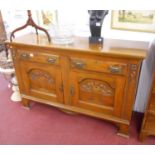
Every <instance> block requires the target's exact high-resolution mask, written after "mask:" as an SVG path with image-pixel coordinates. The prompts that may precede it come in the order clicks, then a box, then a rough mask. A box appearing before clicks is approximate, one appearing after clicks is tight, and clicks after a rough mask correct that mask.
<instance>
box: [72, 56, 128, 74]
mask: <svg viewBox="0 0 155 155" xmlns="http://www.w3.org/2000/svg"><path fill="white" fill-rule="evenodd" d="M70 64H71V68H72V69H83V70H91V71H99V72H106V73H113V74H123V75H126V74H127V64H126V63H123V62H119V61H110V60H95V59H85V58H71V59H70Z"/></svg>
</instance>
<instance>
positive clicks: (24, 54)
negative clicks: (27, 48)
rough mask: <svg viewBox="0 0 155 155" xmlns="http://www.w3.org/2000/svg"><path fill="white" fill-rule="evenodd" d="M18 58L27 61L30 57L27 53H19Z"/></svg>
mask: <svg viewBox="0 0 155 155" xmlns="http://www.w3.org/2000/svg"><path fill="white" fill-rule="evenodd" d="M20 58H21V59H29V58H30V55H29V53H21V55H20Z"/></svg>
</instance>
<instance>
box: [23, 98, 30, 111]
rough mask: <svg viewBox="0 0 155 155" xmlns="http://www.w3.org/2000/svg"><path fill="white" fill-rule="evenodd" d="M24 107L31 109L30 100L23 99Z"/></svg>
mask: <svg viewBox="0 0 155 155" xmlns="http://www.w3.org/2000/svg"><path fill="white" fill-rule="evenodd" d="M22 105H23V107H24V108H26V109H30V104H29V100H28V99H25V98H22Z"/></svg>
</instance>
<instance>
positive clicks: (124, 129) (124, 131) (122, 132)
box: [117, 124, 129, 138]
mask: <svg viewBox="0 0 155 155" xmlns="http://www.w3.org/2000/svg"><path fill="white" fill-rule="evenodd" d="M117 135H119V136H122V137H125V138H129V125H125V124H120V126H119V131H118V133H117Z"/></svg>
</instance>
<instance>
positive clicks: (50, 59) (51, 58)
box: [47, 57, 57, 64]
mask: <svg viewBox="0 0 155 155" xmlns="http://www.w3.org/2000/svg"><path fill="white" fill-rule="evenodd" d="M56 60H57V58H54V57H49V58H48V59H47V62H48V63H50V64H55V63H56Z"/></svg>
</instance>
